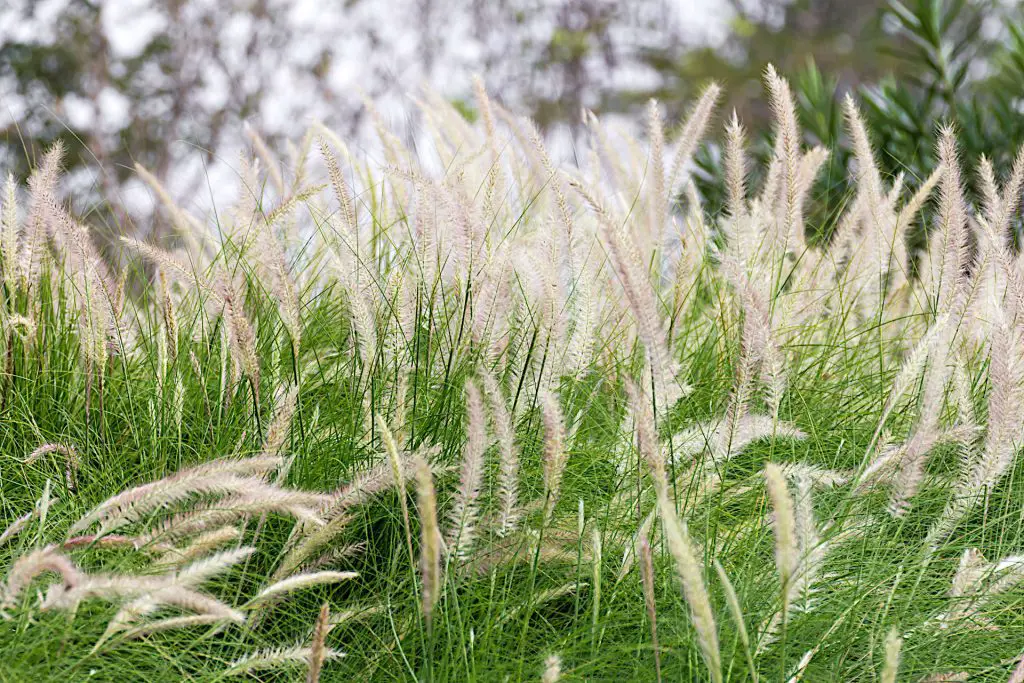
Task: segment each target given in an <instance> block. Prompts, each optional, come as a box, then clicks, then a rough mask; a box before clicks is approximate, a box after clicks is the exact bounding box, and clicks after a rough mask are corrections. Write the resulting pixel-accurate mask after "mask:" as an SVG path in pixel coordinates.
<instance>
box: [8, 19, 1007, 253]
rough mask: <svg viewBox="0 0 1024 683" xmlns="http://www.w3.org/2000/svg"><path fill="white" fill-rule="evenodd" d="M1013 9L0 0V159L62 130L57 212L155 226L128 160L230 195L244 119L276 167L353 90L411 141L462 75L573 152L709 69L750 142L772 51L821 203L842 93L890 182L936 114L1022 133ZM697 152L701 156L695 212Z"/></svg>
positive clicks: (984, 147) (175, 188)
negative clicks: (796, 111)
mask: <svg viewBox="0 0 1024 683" xmlns="http://www.w3.org/2000/svg"><path fill="white" fill-rule="evenodd" d="M1021 16H1022V10H1021V7H1020V3H1017V2H1009V1H1006V0H903V1H902V2H899V1H896V0H792V1H787V0H629V1H628V2H622V1H619V0H547V1H545V0H2V2H0V168H3V169H4V170H9V171H11V172H13V173H14V174H15V175H16V176H19V177H22V178H24V177H25V176H26V175H27V173H28V171H29V170H30V168H31V166H32V164H33V163H34V161H35V160H36V159H38V158H39V155H40V153H41V151H42V150H44V149H45V148H46V147H47V146H48V145H49V144H51V143H52V142H53V141H54V140H55V139H57V138H63V139H64V141H65V142H66V144H67V146H68V148H69V150H70V154H69V157H68V159H67V166H68V170H69V175H68V179H67V183H66V185H67V189H68V191H69V196H73V197H74V198H75V201H76V206H75V207H74V208H75V209H76V210H77V211H78V212H80V213H83V214H85V215H87V216H89V217H91V219H92V223H93V225H96V226H98V229H99V231H100V232H101V233H102V232H103V231H104V230H106V231H107V232H108V233H110V234H113V233H117V232H124V231H126V230H132V231H134V232H136V233H137V234H140V235H151V234H154V233H155V234H156V236H159V233H160V231H161V229H162V227H161V225H160V221H159V218H158V217H157V216H156V214H155V213H154V211H153V206H154V202H153V198H152V197H151V195H150V193H149V192H148V191H147V190H146V189H145V188H144V187H143V185H142V184H141V183H140V182H139V181H138V180H137V178H136V177H135V173H134V171H133V164H134V163H135V162H139V163H141V164H142V165H144V166H146V167H147V168H148V169H150V170H151V171H152V172H153V173H155V174H156V175H157V176H158V177H159V178H160V179H161V181H163V182H164V184H165V185H166V186H167V187H168V188H170V191H171V192H172V194H173V195H175V197H176V198H177V199H178V200H179V201H181V202H183V203H184V204H185V205H186V206H188V207H189V208H190V209H192V210H200V211H201V210H209V208H210V207H212V206H214V205H216V204H217V202H218V201H220V199H221V198H222V197H224V196H225V191H227V192H229V193H230V192H232V191H233V189H234V187H235V183H236V176H235V171H234V169H235V168H236V167H237V159H238V157H239V155H240V154H242V153H243V152H244V151H245V149H246V145H247V138H246V136H245V134H244V126H246V125H248V126H252V128H253V129H254V130H256V131H258V132H259V133H260V134H261V135H263V136H264V137H265V138H266V139H267V140H269V141H270V143H271V145H272V146H273V147H274V148H275V150H276V151H277V152H278V153H279V154H281V155H282V157H283V158H287V150H288V147H287V145H288V141H289V140H296V139H298V138H299V137H301V135H302V134H303V133H304V131H305V130H306V128H307V126H308V125H309V124H310V123H312V122H314V121H321V122H323V123H325V124H326V125H327V126H328V127H330V128H332V129H334V130H336V131H338V133H339V134H340V135H341V136H343V137H344V138H346V139H347V140H348V141H350V142H351V145H352V148H353V149H355V150H357V151H359V152H361V153H363V154H366V155H371V156H372V155H373V154H374V153H375V150H374V146H373V142H372V134H371V133H372V127H371V125H370V124H369V123H368V117H367V114H366V111H367V110H366V107H365V106H364V102H365V98H369V100H372V101H373V102H374V103H375V106H376V108H377V109H378V110H379V111H380V113H381V115H382V116H383V117H384V118H385V120H387V121H388V123H389V124H390V125H391V126H392V127H394V129H395V130H397V131H398V132H399V134H401V135H404V136H406V137H407V140H408V141H409V143H410V144H413V145H415V144H417V135H416V132H415V131H416V124H417V121H416V114H415V111H416V108H415V97H416V96H417V94H418V93H420V92H422V89H423V88H424V87H428V88H432V89H435V90H436V91H438V92H440V93H441V94H442V95H443V96H444V97H446V98H448V99H449V100H450V101H452V102H454V103H455V104H456V105H457V106H459V107H460V109H462V110H463V111H465V113H466V116H467V117H470V118H472V117H473V116H474V111H473V99H472V76H473V75H474V74H477V73H479V74H481V75H482V77H483V79H484V81H485V83H486V85H487V87H488V90H489V91H490V92H491V93H492V95H493V96H494V97H495V98H496V99H498V100H499V101H501V102H502V103H503V104H505V105H506V106H508V107H509V108H511V109H513V110H515V111H517V112H521V113H527V114H529V115H531V116H532V117H533V118H534V119H535V120H536V122H537V123H538V125H539V127H540V128H541V130H542V131H543V132H544V133H545V135H546V136H547V137H548V138H549V140H550V141H551V143H552V145H553V147H554V148H555V149H556V150H557V152H558V154H559V155H561V156H563V157H567V158H571V156H572V155H573V154H574V153H575V152H576V150H577V148H578V144H579V143H580V135H581V131H580V130H579V120H580V111H581V109H582V108H584V107H585V108H588V109H591V110H594V111H595V112H597V113H598V114H599V115H601V116H602V117H614V118H617V119H621V122H622V123H623V124H624V125H632V126H635V127H640V126H642V120H643V116H642V111H643V107H644V105H645V103H646V101H647V100H648V99H649V98H651V97H656V98H658V100H659V101H660V102H661V104H662V107H663V108H664V110H665V112H666V116H667V120H668V121H669V122H670V123H671V122H673V121H677V120H678V119H679V118H680V117H681V116H682V115H683V114H684V113H685V110H686V107H687V105H688V103H690V102H691V101H692V98H693V97H694V96H695V95H696V94H697V93H698V92H699V90H700V88H701V87H703V85H705V84H706V83H707V82H708V81H709V80H711V79H714V80H717V81H718V82H719V83H721V84H722V85H723V86H724V88H725V93H726V95H725V102H724V105H725V106H724V108H723V109H721V110H720V111H726V112H727V111H729V109H730V108H735V109H736V110H737V111H738V112H739V114H740V117H741V118H742V119H743V121H744V123H745V124H746V125H747V126H748V128H750V129H752V130H753V131H754V132H755V134H764V133H766V132H767V128H768V110H767V105H766V102H765V101H764V98H763V96H762V92H763V91H762V85H761V78H760V77H761V73H762V71H763V69H764V66H765V65H766V64H767V63H769V62H771V63H774V64H775V65H776V67H777V68H778V69H779V70H780V71H781V72H782V73H783V74H784V75H786V76H787V77H789V78H790V79H791V80H792V81H793V83H794V87H795V89H796V91H797V94H798V98H799V100H800V101H799V105H800V110H801V111H800V114H801V117H802V118H803V121H802V123H803V125H804V127H805V129H806V131H807V135H808V142H809V143H815V144H816V143H819V142H823V143H825V144H830V145H834V146H836V147H837V148H839V150H838V152H837V153H836V154H835V155H834V156H833V159H832V161H831V164H832V166H833V168H832V169H831V171H830V173H828V174H827V176H828V177H827V178H826V179H825V180H824V181H823V183H824V185H823V187H822V189H821V191H820V192H821V193H824V194H826V195H828V196H834V197H840V196H841V193H842V190H843V187H842V182H843V181H842V180H841V179H842V177H843V176H844V175H845V173H843V172H842V171H843V170H844V169H842V168H841V167H842V166H844V165H846V164H847V163H848V161H849V160H848V157H847V156H846V155H844V154H843V152H842V144H843V141H842V120H841V114H840V112H841V109H840V108H839V104H840V102H841V99H840V97H841V95H842V94H843V93H845V92H848V91H855V92H856V93H857V95H858V96H859V97H860V98H861V99H862V101H863V102H865V103H866V113H867V116H868V118H869V123H871V124H872V125H873V128H874V130H875V134H876V135H877V140H876V142H877V143H878V144H879V145H880V146H881V148H882V163H883V165H884V166H885V167H886V169H887V170H889V171H891V172H893V173H895V172H898V171H907V172H910V173H913V174H918V173H923V172H924V171H925V170H926V169H927V167H928V165H929V164H930V163H931V159H930V155H931V142H930V140H931V139H932V132H933V131H934V127H935V125H936V124H937V122H939V121H942V120H946V119H953V120H956V121H957V122H958V125H960V127H961V128H962V130H963V131H964V138H965V140H966V143H965V144H966V145H967V147H968V148H969V149H970V151H972V152H977V153H987V154H989V155H990V156H992V157H994V158H995V161H996V163H997V166H999V165H1001V164H1003V163H1004V161H1005V158H1006V157H1007V156H1008V155H1009V154H1012V151H1013V149H1014V148H1015V147H1016V144H1017V143H1018V142H1019V141H1020V140H1021V139H1022V137H1024V136H1022V130H1024V128H1022V126H1021V124H1020V122H1019V119H1021V118H1022V117H1021V111H1022V110H1024V31H1022V30H1021ZM716 154H717V150H716V147H715V144H714V143H713V142H712V143H711V144H710V145H709V146H707V147H706V148H705V149H704V150H703V151H702V153H701V155H700V158H699V164H700V165H701V170H702V172H703V175H702V178H704V180H705V182H704V184H703V185H702V191H704V192H705V193H706V194H707V195H709V196H708V199H709V201H710V202H711V205H712V206H714V196H713V195H714V184H713V182H711V181H712V180H713V177H714V174H715V172H716V171H715V169H716ZM829 179H831V181H830V180H829ZM830 182H831V183H832V185H830V184H829V183H830ZM833 185H834V186H833ZM835 201H838V200H835ZM835 201H831V202H829V201H826V202H825V204H824V206H823V208H822V209H821V211H823V212H824V213H823V215H824V216H825V217H826V218H827V216H828V214H829V210H830V207H831V206H832V205H834V204H835Z"/></svg>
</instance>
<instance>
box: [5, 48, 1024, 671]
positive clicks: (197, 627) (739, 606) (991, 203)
mask: <svg viewBox="0 0 1024 683" xmlns="http://www.w3.org/2000/svg"><path fill="white" fill-rule="evenodd" d="M766 82H767V87H768V91H769V95H770V98H771V102H772V106H773V108H774V110H775V114H776V130H775V151H774V155H773V157H772V160H771V164H770V167H769V168H767V169H765V172H764V178H765V181H764V183H763V185H762V186H761V187H759V188H756V190H757V191H756V194H755V193H753V192H751V191H749V190H748V188H747V187H746V184H747V183H746V177H747V168H746V166H745V156H744V132H743V130H742V128H741V127H740V124H739V122H738V121H736V120H735V118H733V120H732V121H730V122H729V123H728V124H727V126H726V128H725V139H724V144H723V146H722V149H723V150H724V157H725V168H726V169H727V178H726V179H725V184H726V193H727V197H728V201H727V207H726V210H725V212H724V214H723V215H721V216H714V217H712V216H708V215H705V213H704V211H703V209H702V205H701V198H700V197H699V196H698V193H697V191H696V189H695V187H694V184H693V182H692V180H691V176H690V168H691V157H692V155H693V153H694V151H695V149H696V148H697V145H698V142H699V141H700V140H701V138H702V137H703V136H704V134H705V132H706V130H707V129H709V127H710V122H711V120H712V115H713V110H714V105H715V101H716V98H717V95H718V91H717V89H716V88H714V87H711V88H709V89H708V90H706V91H705V93H704V95H703V96H702V98H701V99H700V101H699V102H698V103H697V104H696V105H695V107H694V109H693V112H692V115H691V117H690V118H689V119H688V120H687V121H686V122H684V124H683V125H682V127H681V128H680V130H679V133H678V135H677V136H675V138H676V139H675V140H674V141H673V142H672V143H671V144H669V143H667V142H666V135H665V133H664V131H663V124H662V121H661V117H660V114H659V111H658V107H657V105H656V104H653V103H652V105H651V108H650V112H649V118H648V126H647V128H648V130H647V135H646V136H645V137H646V142H645V143H643V144H641V143H640V142H637V141H636V140H633V139H631V138H629V137H628V136H624V135H620V134H615V133H613V132H612V131H609V130H606V129H605V128H604V127H603V126H602V124H601V123H600V122H599V121H598V120H597V119H596V118H595V117H593V116H592V115H588V116H587V125H588V127H589V129H590V131H591V132H592V141H593V144H592V146H591V148H590V149H589V150H584V151H582V152H581V159H582V162H581V163H580V165H579V167H578V168H576V167H573V168H568V167H558V166H556V165H555V163H554V162H553V161H552V160H551V158H550V157H549V155H548V153H547V152H546V150H545V148H544V145H543V143H542V142H541V138H540V136H539V135H538V133H537V132H536V130H535V129H534V128H533V126H532V125H531V124H530V123H529V122H528V121H526V120H522V119H519V118H516V117H514V116H512V115H511V114H509V113H507V112H505V111H504V110H502V109H501V108H500V107H499V106H497V105H496V104H495V103H493V102H491V101H490V100H489V99H488V97H487V95H486V94H485V93H484V92H483V91H482V89H481V90H480V91H479V92H478V102H477V106H478V110H479V125H476V126H474V125H471V124H470V123H467V122H466V120H465V119H464V118H463V117H462V116H460V114H459V113H458V112H456V110H455V109H453V108H452V107H450V106H449V105H448V104H447V103H445V102H444V101H442V100H441V99H440V98H437V97H434V96H431V95H427V96H426V98H425V102H424V103H423V104H422V108H423V116H424V120H425V122H426V124H427V130H428V133H429V134H430V135H432V136H433V146H432V150H431V154H432V155H433V156H434V157H435V158H434V159H433V161H432V162H430V163H424V164H420V163H419V161H418V158H419V157H418V156H417V155H414V154H413V153H412V152H411V151H410V150H408V149H406V148H405V147H403V145H402V144H401V142H400V141H399V140H397V139H396V138H395V137H394V136H392V135H391V134H389V133H388V132H387V130H386V128H385V127H384V126H383V125H379V126H378V129H379V132H380V140H381V151H382V156H383V161H382V162H380V163H370V164H368V163H363V162H360V161H358V160H357V159H355V158H354V157H353V156H352V155H351V154H350V153H349V152H348V150H347V149H346V148H345V146H344V144H343V143H342V142H341V141H340V140H338V139H337V138H336V137H334V136H333V135H332V134H330V133H329V132H328V131H326V130H320V129H318V130H314V131H312V132H310V133H309V134H308V135H307V136H306V137H305V138H303V139H302V140H301V141H299V142H298V143H297V144H296V146H295V147H293V154H292V158H291V160H290V163H288V164H287V168H285V165H284V164H282V163H281V162H279V161H278V160H277V159H275V158H273V157H272V155H271V153H270V152H269V151H268V149H267V147H266V145H265V144H263V143H262V141H260V140H258V139H255V140H254V142H255V144H254V149H255V152H256V157H255V160H254V161H252V162H251V163H250V164H248V165H247V166H245V167H244V168H243V169H242V170H241V173H240V177H241V186H240V190H239V194H238V200H237V202H236V204H235V205H234V206H232V207H231V208H230V209H229V210H226V211H223V212H221V213H220V214H219V215H218V216H216V219H215V220H210V221H203V220H200V219H198V218H196V217H194V216H192V215H190V214H189V213H188V212H186V211H185V210H183V209H181V208H179V207H177V206H175V205H173V204H172V203H171V202H170V200H169V199H168V198H167V194H166V193H165V192H164V191H163V190H162V189H161V188H160V186H159V184H158V183H157V182H156V180H155V179H154V178H152V177H151V176H150V175H149V174H148V173H146V172H145V170H144V169H141V168H140V169H139V173H140V175H141V176H142V177H143V178H144V179H145V180H146V181H147V182H149V183H150V185H151V186H152V189H153V191H154V194H155V195H156V196H157V197H158V198H159V199H160V200H161V202H162V204H163V208H162V210H163V214H164V217H165V218H166V220H167V221H168V222H169V223H170V224H172V225H173V227H174V232H175V234H174V237H173V242H172V243H167V244H144V243H141V242H138V241H136V240H134V239H131V238H126V239H124V241H123V246H124V251H125V255H127V256H129V257H130V260H131V263H132V264H133V266H132V267H130V268H123V269H121V270H122V272H121V273H120V274H118V273H117V272H114V271H113V270H112V269H111V268H110V267H109V266H108V265H107V264H108V263H110V260H105V259H104V258H102V257H101V255H100V253H99V252H98V251H97V249H96V247H95V246H94V244H93V242H92V240H91V237H90V234H89V231H88V230H87V229H86V228H85V227H84V226H82V225H81V224H80V223H79V222H78V221H76V219H75V218H73V217H72V216H71V215H70V214H69V213H68V211H67V210H66V209H65V208H64V207H63V206H62V205H61V203H60V201H59V200H58V196H59V193H58V190H57V186H58V182H59V170H60V161H61V150H60V149H59V148H57V149H54V150H52V151H51V152H50V153H49V154H48V156H47V157H46V158H45V160H44V161H43V163H42V164H41V165H40V167H39V168H38V169H37V171H36V173H35V174H34V176H33V177H32V179H31V181H30V183H29V187H28V188H27V191H25V192H24V193H23V194H24V196H21V194H22V191H21V190H20V189H19V188H17V187H15V185H14V183H13V182H11V183H10V184H9V187H8V191H7V193H6V197H5V200H4V210H3V231H2V233H0V247H2V261H0V263H2V268H3V271H2V274H3V297H2V308H0V311H2V322H3V328H2V329H3V335H2V337H3V342H2V343H3V356H2V357H3V368H2V369H3V375H2V378H0V401H2V408H0V420H2V424H3V429H2V430H0V468H2V472H3V480H2V487H3V488H2V499H3V511H2V514H3V517H4V519H5V520H6V524H4V525H3V526H6V527H7V530H6V531H4V532H3V535H2V536H0V576H2V577H3V583H2V584H0V609H2V615H3V617H4V620H2V621H0V670H2V672H3V676H0V678H6V679H8V680H39V681H43V680H57V681H77V680H89V681H101V680H104V681H125V680H178V679H188V680H203V681H213V680H221V679H223V678H227V677H232V676H251V677H257V678H258V679H259V680H296V679H297V678H302V677H305V678H306V680H309V681H317V680H339V681H341V680H352V679H354V678H356V677H359V678H360V679H367V680H396V679H421V680H452V681H461V680H468V679H478V680H498V681H501V680H510V681H518V680H528V679H538V678H541V677H543V680H546V681H555V680H558V679H559V678H562V679H564V680H659V679H664V680H711V681H714V682H716V683H717V682H718V681H725V680H730V681H732V680H736V681H738V680H748V679H751V680H770V681H788V680H793V681H798V680H804V681H808V682H811V681H814V682H817V681H851V680H875V679H877V678H880V679H881V680H883V681H893V680H901V681H902V680H906V681H921V680H929V681H941V680H947V681H948V680H972V681H974V680H979V681H1005V680H1006V679H1007V677H1008V676H1010V675H1011V672H1012V671H1013V670H1014V669H1015V668H1016V669H1017V673H1016V677H1015V678H1013V680H1014V681H1018V682H1019V681H1021V680H1022V677H1024V668H1022V667H1024V665H1021V666H1018V664H1017V659H1016V658H1017V657H1018V656H1019V655H1020V648H1021V643H1022V638H1021V636H1022V634H1024V616H1022V614H1024V611H1022V609H1021V608H1022V604H1024V603H1022V601H1024V593H1022V591H1021V584H1022V582H1024V556H1022V555H1021V554H1020V553H1021V552H1022V548H1024V507H1022V503H1021V501H1022V500H1024V488H1022V484H1021V481H1020V479H1021V477H1020V475H1021V473H1022V471H1021V467H1020V466H1019V465H1018V464H1017V463H1016V452H1017V444H1018V442H1019V440H1020V437H1021V436H1022V429H1024V411H1022V408H1024V405H1022V403H1024V395H1022V391H1024V386H1022V379H1024V345H1022V343H1021V342H1022V332H1024V319H1022V315H1021V314H1022V313H1024V308H1022V305H1024V264H1022V262H1021V261H1020V259H1019V257H1018V255H1017V253H1015V251H1014V250H1013V248H1012V241H1011V239H1010V238H1011V234H1012V228H1011V226H1012V225H1014V224H1015V223H1016V222H1017V221H1018V215H1017V213H1018V208H1019V207H1018V200H1019V197H1020V195H1021V190H1022V182H1024V157H1022V158H1021V159H1019V160H1018V163H1017V164H1016V166H1015V167H1014V168H1013V170H1012V174H1011V175H1010V176H1009V177H1008V178H1007V179H1006V181H1005V182H1004V183H1002V185H1000V183H999V182H998V181H997V180H996V178H995V174H994V172H993V171H992V169H991V167H990V166H989V164H988V163H987V162H986V161H985V160H978V178H979V187H980V192H979V195H980V196H981V197H982V199H983V202H982V205H981V206H980V207H972V206H970V205H968V203H967V201H966V200H965V198H964V184H965V180H964V177H965V176H964V172H963V171H962V164H961V161H960V160H959V159H958V155H957V147H956V136H955V132H954V131H953V130H952V129H945V130H942V131H939V135H938V140H937V143H936V144H937V150H938V156H939V157H940V160H941V163H940V165H939V168H938V170H937V171H936V172H935V174H934V175H933V176H932V177H930V178H926V179H919V182H916V183H911V181H910V179H904V178H903V177H899V178H895V179H889V178H883V177H881V175H880V174H879V173H878V172H877V170H876V166H875V163H874V159H873V152H872V148H871V144H870V141H869V137H868V133H867V132H866V131H865V129H864V126H863V125H862V123H861V119H860V117H859V115H858V112H857V108H856V105H855V104H854V103H853V102H852V101H847V103H846V111H847V118H848V126H849V132H850V137H851V140H852V142H853V144H854V146H855V149H856V152H857V153H856V167H855V168H854V169H851V172H852V173H853V174H854V175H855V184H856V187H857V192H856V195H855V196H853V197H851V198H850V201H849V204H848V208H847V211H846V212H845V214H844V215H843V217H842V218H841V219H840V220H839V222H838V224H837V227H836V228H835V230H834V231H832V234H830V235H828V236H827V238H826V237H816V238H814V239H809V238H808V235H821V234H822V232H823V231H821V230H819V229H817V228H818V227H819V226H807V225H805V219H804V209H805V205H807V204H808V202H809V201H810V200H811V197H810V193H811V191H812V189H811V188H812V187H813V185H814V180H815V177H816V175H817V173H818V171H819V169H820V168H821V166H822V164H823V162H824V161H825V160H826V158H827V156H828V151H827V150H824V149H821V148H815V149H810V150H805V149H802V148H801V145H800V143H799V141H800V139H801V136H800V132H799V130H798V129H797V123H796V117H795V115H794V106H793V102H792V96H791V94H790V91H789V86H788V85H787V83H786V82H785V81H784V80H783V79H781V78H780V77H779V76H778V75H777V74H776V73H775V72H774V71H773V70H772V69H770V68H769V70H768V72H767V75H766ZM433 169H441V170H440V171H438V170H433ZM318 175H319V176H322V177H323V178H324V179H325V180H326V183H325V184H323V185H320V184H317V181H318V178H317V177H316V176H318ZM912 184H916V185H917V187H911V185H912ZM933 195H935V196H936V199H934V200H933V199H932V197H933ZM922 230H924V231H925V233H926V235H927V243H928V247H927V249H926V250H924V251H922V252H920V253H916V252H914V251H912V250H911V249H910V247H909V246H908V243H913V240H908V237H909V236H910V233H912V232H913V233H915V234H917V233H920V232H921V231H922ZM8 525H9V526H8ZM0 528H2V527H0Z"/></svg>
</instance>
